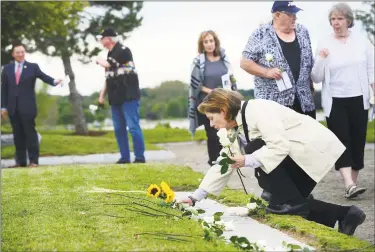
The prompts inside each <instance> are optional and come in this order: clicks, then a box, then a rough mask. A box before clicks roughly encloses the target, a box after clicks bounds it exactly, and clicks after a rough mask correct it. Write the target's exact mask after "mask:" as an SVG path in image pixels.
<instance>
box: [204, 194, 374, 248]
mask: <svg viewBox="0 0 375 252" xmlns="http://www.w3.org/2000/svg"><path fill="white" fill-rule="evenodd" d="M210 197H211V198H213V199H215V200H218V201H219V202H221V203H223V204H226V205H232V206H238V205H240V206H245V205H246V204H247V203H248V201H249V200H248V199H249V196H248V195H246V194H245V193H244V192H243V191H237V190H229V189H226V190H224V192H223V193H222V194H221V195H220V196H218V197H215V196H210ZM253 218H254V219H256V220H258V221H259V222H262V223H264V224H267V225H269V226H271V227H274V228H276V229H279V230H281V231H284V232H287V233H288V234H290V235H291V236H293V237H294V238H296V239H297V240H300V241H304V242H306V243H307V244H309V245H311V246H313V247H315V248H319V249H321V250H323V251H332V250H340V251H349V250H353V249H358V251H359V250H360V249H362V248H364V249H363V250H361V251H369V252H370V251H372V252H373V251H374V248H375V247H374V245H372V244H371V243H370V242H368V241H364V240H360V239H358V238H356V237H353V236H347V235H344V234H341V233H339V232H337V229H332V228H329V227H326V226H323V225H320V224H317V223H315V222H311V221H307V220H306V219H303V218H301V217H299V216H288V215H283V216H280V215H275V214H267V215H266V217H265V218H261V217H256V216H253Z"/></svg>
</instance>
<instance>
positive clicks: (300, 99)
mask: <svg viewBox="0 0 375 252" xmlns="http://www.w3.org/2000/svg"><path fill="white" fill-rule="evenodd" d="M300 10H301V9H300V8H298V7H296V6H295V5H294V4H293V2H291V1H290V2H288V1H276V2H274V4H273V6H272V10H271V12H272V18H273V20H272V22H270V23H267V24H264V25H261V26H260V27H259V28H258V29H256V30H255V31H254V33H253V34H252V35H251V36H250V38H249V40H248V42H247V45H246V47H245V49H244V51H243V52H242V56H243V57H242V59H241V68H242V69H244V70H245V71H246V72H248V73H249V74H252V75H254V85H255V88H254V96H255V99H266V100H273V101H275V102H277V103H279V104H281V105H284V106H287V107H289V108H291V109H293V110H295V111H296V112H298V113H301V114H305V115H309V116H311V117H312V118H314V119H315V118H316V112H315V105H314V99H313V89H314V88H313V83H312V81H311V78H310V74H311V69H312V66H313V55H312V50H311V42H310V36H309V33H308V31H307V29H306V28H305V27H304V26H302V25H300V24H296V19H297V18H296V14H297V12H299V11H300ZM286 83H288V84H289V85H285V84H286ZM255 176H256V177H257V178H258V176H260V175H259V174H257V173H256V174H255ZM261 197H262V198H263V199H265V200H270V197H271V195H270V194H269V193H268V192H267V191H264V192H263V193H262V196H261Z"/></svg>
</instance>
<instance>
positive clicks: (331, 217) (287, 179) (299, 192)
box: [245, 139, 349, 228]
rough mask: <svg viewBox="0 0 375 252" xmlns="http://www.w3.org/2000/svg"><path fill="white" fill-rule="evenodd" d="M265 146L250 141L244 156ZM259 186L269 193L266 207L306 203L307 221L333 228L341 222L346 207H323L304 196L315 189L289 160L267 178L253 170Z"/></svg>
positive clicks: (301, 171)
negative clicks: (268, 201)
mask: <svg viewBox="0 0 375 252" xmlns="http://www.w3.org/2000/svg"><path fill="white" fill-rule="evenodd" d="M263 145H265V142H264V141H263V140H262V139H255V140H253V141H250V142H249V143H248V145H247V146H246V149H245V152H246V153H247V154H251V153H252V152H254V151H256V150H258V149H260V148H261V147H262V146H263ZM255 176H256V178H257V179H258V183H259V186H260V187H261V188H263V189H265V190H267V191H269V192H270V193H272V197H271V202H270V205H278V204H284V203H285V204H290V205H297V204H303V203H308V205H309V210H310V213H309V215H308V216H307V218H306V219H307V220H310V221H315V222H317V223H320V224H323V225H326V226H329V227H332V228H333V227H334V226H335V224H336V222H337V221H340V220H343V219H344V217H345V215H346V213H347V211H348V210H349V207H344V206H340V205H335V204H331V203H326V202H323V201H319V200H316V199H307V196H308V195H309V194H310V193H311V192H312V190H313V189H314V187H315V186H316V182H315V181H314V180H313V179H311V178H310V177H309V176H308V175H307V174H306V173H305V172H304V171H303V170H302V169H301V167H299V166H298V165H297V164H296V163H295V162H294V161H293V160H292V159H291V158H290V157H289V156H287V157H286V158H285V159H284V160H283V161H282V162H281V163H280V165H279V166H277V167H276V168H275V169H274V170H273V171H272V172H270V173H269V174H267V173H265V172H264V171H263V170H262V169H261V168H256V169H255Z"/></svg>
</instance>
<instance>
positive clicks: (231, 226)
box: [224, 220, 234, 231]
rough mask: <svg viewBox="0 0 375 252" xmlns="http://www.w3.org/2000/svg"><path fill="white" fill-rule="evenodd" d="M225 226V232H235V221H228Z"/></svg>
mask: <svg viewBox="0 0 375 252" xmlns="http://www.w3.org/2000/svg"><path fill="white" fill-rule="evenodd" d="M224 226H225V231H233V230H234V223H233V220H231V221H226V222H225V223H224Z"/></svg>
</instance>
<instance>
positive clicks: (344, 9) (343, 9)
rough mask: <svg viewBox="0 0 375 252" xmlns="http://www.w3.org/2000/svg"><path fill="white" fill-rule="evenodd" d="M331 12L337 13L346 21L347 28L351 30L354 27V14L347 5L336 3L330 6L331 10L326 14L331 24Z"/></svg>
mask: <svg viewBox="0 0 375 252" xmlns="http://www.w3.org/2000/svg"><path fill="white" fill-rule="evenodd" d="M333 12H338V13H340V14H342V15H343V16H344V17H345V18H346V20H348V21H349V25H348V28H352V27H353V26H354V14H353V10H352V8H350V6H349V5H348V4H347V3H338V4H335V5H333V6H332V8H331V10H330V11H329V14H328V21H329V23H330V24H331V16H332V13H333Z"/></svg>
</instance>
